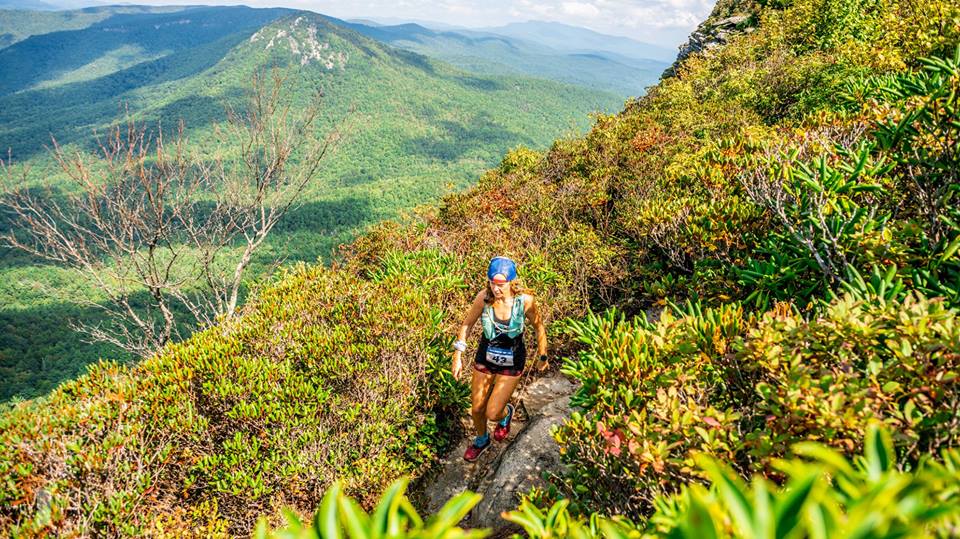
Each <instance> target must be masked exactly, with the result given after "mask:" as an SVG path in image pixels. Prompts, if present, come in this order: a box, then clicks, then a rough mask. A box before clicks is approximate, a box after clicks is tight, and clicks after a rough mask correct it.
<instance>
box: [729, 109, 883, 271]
mask: <svg viewBox="0 0 960 539" xmlns="http://www.w3.org/2000/svg"><path fill="white" fill-rule="evenodd" d="M864 130H865V127H864V126H862V125H855V126H853V127H852V128H851V127H847V128H844V129H837V128H834V127H830V126H828V127H825V128H822V129H819V130H810V131H808V132H807V133H805V134H804V135H803V138H802V139H800V140H792V141H790V143H791V146H790V150H787V146H786V144H784V145H780V146H771V147H769V148H766V151H765V152H764V154H763V155H762V156H761V159H760V163H759V164H758V165H757V166H755V167H753V168H750V169H747V170H745V171H744V172H742V173H741V174H740V175H738V177H737V179H738V181H739V183H740V186H741V187H742V188H743V190H744V192H745V193H746V195H747V196H748V197H749V198H750V199H751V200H752V201H753V202H754V203H755V204H757V205H759V206H761V207H763V208H765V209H766V210H767V211H769V212H770V213H771V214H772V216H773V217H774V219H775V221H776V222H777V223H778V224H779V225H780V226H781V227H782V228H783V230H784V231H785V232H786V235H787V236H788V237H789V238H791V239H792V240H793V242H794V243H795V244H796V245H798V246H800V247H801V248H803V249H804V250H806V251H807V253H808V254H809V255H810V257H811V258H812V259H813V260H814V262H816V264H817V267H818V268H819V270H820V273H821V274H822V276H823V278H824V279H825V280H826V281H827V282H829V283H831V284H836V283H838V282H839V280H840V279H841V278H842V277H843V275H844V271H845V269H846V267H847V266H848V265H850V264H852V263H853V260H852V258H851V257H852V256H854V255H853V254H852V253H851V252H850V248H849V245H847V244H848V243H849V242H850V240H849V237H850V236H851V235H852V234H854V233H855V232H856V231H857V230H859V229H860V228H861V227H862V226H863V225H862V223H865V222H870V221H873V220H874V219H875V218H876V217H877V214H878V210H877V208H876V207H875V206H874V205H873V204H867V205H866V206H867V208H862V207H861V206H860V205H856V206H855V207H850V205H849V204H847V205H844V204H838V198H840V197H842V196H846V195H838V194H837V193H836V192H833V191H832V189H831V188H830V187H828V185H834V184H837V183H838V180H839V179H841V178H845V177H846V176H847V174H849V170H847V169H846V168H844V167H842V166H841V167H840V168H833V167H832V166H830V165H829V164H828V158H826V157H823V156H819V157H815V158H813V159H812V163H813V164H812V165H810V166H807V165H806V164H804V163H803V160H804V159H805V158H809V156H810V155H816V154H817V152H819V151H822V150H823V149H828V148H834V149H835V151H836V152H837V155H839V154H841V153H844V152H846V153H848V154H849V153H850V152H852V151H853V149H854V148H855V147H856V141H857V140H858V138H859V137H860V136H862V134H863V132H864ZM860 157H864V156H863V155H861V156H860ZM821 161H822V163H821V164H822V165H823V166H817V165H816V164H817V163H820V162H821ZM882 168H883V167H882V166H881V167H878V168H876V170H874V169H873V168H871V165H869V164H868V165H867V166H866V170H865V171H864V172H863V174H864V175H868V176H869V175H872V174H877V173H879V170H882ZM864 197H865V198H866V195H864Z"/></svg>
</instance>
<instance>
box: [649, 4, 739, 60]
mask: <svg viewBox="0 0 960 539" xmlns="http://www.w3.org/2000/svg"><path fill="white" fill-rule="evenodd" d="M756 12H757V6H756V5H755V4H754V3H753V2H750V1H746V2H744V1H738V0H733V1H724V0H721V1H720V2H717V5H716V6H715V7H714V8H713V12H712V13H710V16H709V17H707V20H705V21H703V22H702V23H700V25H699V26H697V29H696V30H694V31H693V33H692V34H690V38H689V39H687V42H686V43H684V44H683V45H681V46H680V52H679V53H678V54H677V59H676V60H675V61H674V62H673V65H671V66H670V67H668V68H667V69H666V71H664V72H663V75H661V78H666V77H673V76H674V75H676V73H677V69H679V67H680V65H681V64H682V63H683V61H684V60H686V59H687V57H689V56H690V55H692V54H696V53H700V52H704V51H709V50H710V49H714V48H717V47H721V46H723V45H726V43H727V41H728V40H729V39H730V38H731V37H733V36H736V35H740V34H746V33H750V32H752V31H753V30H754V29H755V28H756V17H755V16H754V14H755V13H756Z"/></svg>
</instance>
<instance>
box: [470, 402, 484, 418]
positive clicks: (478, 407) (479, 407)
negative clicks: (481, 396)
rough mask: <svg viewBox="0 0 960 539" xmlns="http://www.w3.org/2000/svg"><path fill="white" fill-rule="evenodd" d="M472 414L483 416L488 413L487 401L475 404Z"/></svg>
mask: <svg viewBox="0 0 960 539" xmlns="http://www.w3.org/2000/svg"><path fill="white" fill-rule="evenodd" d="M470 412H471V413H472V414H473V415H483V414H486V413H487V401H483V402H475V403H473V406H471V407H470Z"/></svg>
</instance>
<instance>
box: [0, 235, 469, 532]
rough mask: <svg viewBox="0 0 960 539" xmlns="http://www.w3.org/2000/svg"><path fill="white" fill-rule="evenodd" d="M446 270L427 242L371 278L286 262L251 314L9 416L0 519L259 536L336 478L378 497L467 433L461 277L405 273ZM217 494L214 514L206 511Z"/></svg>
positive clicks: (26, 525) (56, 526)
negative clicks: (455, 376) (460, 355)
mask: <svg viewBox="0 0 960 539" xmlns="http://www.w3.org/2000/svg"><path fill="white" fill-rule="evenodd" d="M445 264H449V260H447V259H445V258H443V257H437V256H436V255H435V254H434V253H430V252H419V253H418V252H415V253H408V254H406V255H404V256H403V257H397V256H385V261H384V263H383V266H382V267H381V270H380V271H379V272H377V273H376V277H377V278H376V279H372V280H368V279H365V278H363V277H362V276H359V275H357V274H355V273H352V272H350V271H347V270H346V269H344V268H336V267H335V268H331V269H326V268H323V267H320V266H317V267H312V268H307V267H302V266H301V267H299V268H296V269H293V270H289V271H284V272H282V273H281V274H280V275H278V276H277V277H276V282H275V283H273V284H271V285H269V286H267V287H266V288H265V289H264V290H262V291H261V292H260V293H259V294H258V296H257V297H256V299H254V300H253V301H252V302H251V303H250V304H249V305H248V306H247V307H245V309H244V311H243V315H242V318H241V319H240V320H238V321H237V322H235V323H231V324H228V325H225V326H224V327H218V328H212V329H208V330H206V331H203V332H200V333H198V334H197V335H195V336H194V337H192V338H191V339H189V340H187V341H185V342H183V343H180V344H176V345H172V346H168V347H167V348H166V349H164V350H163V351H162V352H161V353H159V354H158V355H157V356H155V357H153V358H151V359H149V360H146V361H144V362H143V363H141V364H140V365H139V366H137V367H136V368H133V369H129V368H121V367H118V366H116V365H115V364H110V363H103V364H101V365H98V366H96V367H94V368H92V369H91V370H90V372H89V373H88V374H87V375H86V376H84V377H81V378H80V379H78V380H76V381H73V382H70V383H68V384H66V385H64V386H62V387H61V388H60V389H59V390H58V391H56V392H54V393H53V394H52V395H51V396H50V397H48V398H47V399H44V400H41V401H36V402H29V401H28V402H25V403H22V404H20V405H17V406H16V407H14V408H13V409H12V410H11V411H9V412H7V413H4V414H3V415H2V416H0V474H2V477H3V478H4V480H3V481H2V482H0V530H4V531H5V532H7V531H13V530H18V533H20V534H24V535H31V534H42V533H44V532H45V531H50V530H75V531H76V533H79V534H94V535H100V534H102V535H141V534H144V533H147V530H148V529H152V528H151V527H152V525H153V523H154V522H155V521H164V522H166V523H167V526H168V527H169V528H170V530H171V531H170V533H171V534H173V535H176V534H177V533H187V531H186V530H188V529H192V528H193V527H196V526H199V527H200V528H203V529H206V528H208V527H210V526H212V527H214V528H226V529H228V530H229V532H230V533H231V534H234V535H236V534H244V533H248V532H249V530H250V529H251V527H252V525H253V517H254V515H256V514H258V513H260V512H262V511H263V509H264V508H269V507H271V506H272V505H273V504H276V503H279V502H282V503H285V504H290V505H293V506H295V507H309V506H312V505H315V503H316V502H317V501H318V500H319V497H318V496H319V493H320V492H322V489H323V488H325V487H326V486H327V485H329V484H331V483H332V482H333V481H334V480H335V479H340V480H341V481H342V484H343V485H344V489H346V491H347V492H349V493H353V494H357V495H361V496H362V497H361V503H364V504H367V505H368V506H369V505H370V504H372V503H373V502H374V499H373V498H372V497H371V496H370V495H369V493H370V492H377V491H379V490H381V489H382V488H384V487H385V486H387V485H388V484H389V483H390V482H391V481H392V480H393V479H394V478H396V477H399V476H401V475H404V474H416V473H420V472H422V471H423V470H425V469H426V468H427V467H429V466H430V465H432V464H433V463H434V462H435V460H436V457H437V454H438V452H439V451H441V450H443V449H444V447H445V445H446V444H447V443H448V442H449V437H450V436H452V435H455V434H456V432H457V431H456V430H455V429H452V428H450V426H449V425H448V424H447V423H448V422H450V421H451V420H452V419H455V418H457V417H458V416H459V411H460V408H461V407H462V406H463V403H464V397H465V395H466V393H465V391H466V390H467V389H466V388H465V387H463V384H461V383H458V382H455V381H454V380H452V377H451V375H450V373H449V369H448V363H449V361H448V358H449V355H448V349H449V342H444V339H445V338H446V337H445V336H446V335H449V334H450V333H449V332H445V331H444V328H445V327H446V326H447V324H450V323H452V322H453V318H454V314H453V312H452V310H453V309H455V308H456V309H457V310H458V311H459V305H458V304H457V303H455V302H454V301H452V300H451V298H452V297H459V295H461V294H462V288H463V286H464V284H463V282H462V281H458V280H456V279H455V278H453V277H452V276H450V275H444V276H443V278H441V279H435V280H430V281H429V286H424V287H411V286H409V281H407V279H406V277H404V275H402V274H394V270H393V269H391V268H394V267H402V268H408V269H411V271H414V273H416V274H418V275H421V277H423V278H424V279H425V280H428V277H429V276H431V275H438V274H440V273H441V270H443V269H444V268H446V267H447V266H445ZM459 315H460V313H459V312H457V313H456V317H459ZM447 340H449V339H448V338H447ZM41 491H42V492H43V493H45V494H44V495H46V496H49V497H50V499H51V500H50V504H49V506H50V511H49V512H48V513H43V511H41V510H40V508H38V506H37V505H36V504H35V500H36V498H37V496H38V495H39V493H40V492H41ZM203 504H206V505H207V506H210V505H211V504H213V505H212V506H215V507H216V508H217V510H216V512H206V513H203V514H199V515H198V514H196V513H195V512H194V511H193V509H195V508H196V507H199V506H201V505H203ZM67 508H79V509H70V510H67ZM41 517H42V518H41ZM177 526H180V528H177ZM177 529H179V530H180V531H176V530H177Z"/></svg>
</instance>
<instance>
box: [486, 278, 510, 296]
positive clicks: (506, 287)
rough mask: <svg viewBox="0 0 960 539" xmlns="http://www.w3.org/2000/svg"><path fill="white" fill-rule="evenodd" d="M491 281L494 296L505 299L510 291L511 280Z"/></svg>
mask: <svg viewBox="0 0 960 539" xmlns="http://www.w3.org/2000/svg"><path fill="white" fill-rule="evenodd" d="M489 282H490V291H491V292H493V297H495V298H497V299H503V298H504V297H505V296H506V295H507V294H509V293H510V283H509V282H507V281H504V282H497V281H489Z"/></svg>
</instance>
